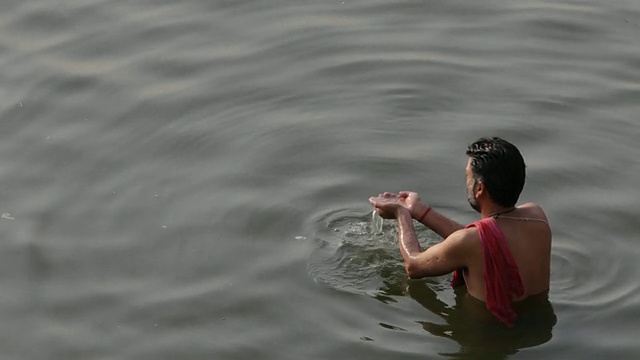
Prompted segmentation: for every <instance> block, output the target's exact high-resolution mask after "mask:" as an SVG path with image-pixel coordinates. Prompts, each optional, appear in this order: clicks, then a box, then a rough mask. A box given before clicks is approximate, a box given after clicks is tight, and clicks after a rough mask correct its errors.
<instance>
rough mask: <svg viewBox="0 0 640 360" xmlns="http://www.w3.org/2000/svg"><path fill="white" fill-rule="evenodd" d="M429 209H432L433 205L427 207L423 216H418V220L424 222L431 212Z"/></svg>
mask: <svg viewBox="0 0 640 360" xmlns="http://www.w3.org/2000/svg"><path fill="white" fill-rule="evenodd" d="M429 211H431V206H429V207H427V210H425V211H424V214H422V216H420V217H419V218H418V221H419V222H423V220H424V218H425V217H426V216H427V214H429Z"/></svg>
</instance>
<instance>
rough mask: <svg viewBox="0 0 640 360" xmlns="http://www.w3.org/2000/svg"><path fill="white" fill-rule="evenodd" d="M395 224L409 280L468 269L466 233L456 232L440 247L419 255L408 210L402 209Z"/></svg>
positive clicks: (433, 247)
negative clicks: (396, 224) (463, 268)
mask: <svg viewBox="0 0 640 360" xmlns="http://www.w3.org/2000/svg"><path fill="white" fill-rule="evenodd" d="M430 215H431V214H429V216H430ZM429 216H428V217H429ZM396 220H397V221H398V244H399V246H400V253H401V254H402V259H403V262H404V267H405V270H406V271H407V275H408V276H409V277H410V278H412V279H415V278H421V277H425V276H440V275H445V274H448V273H450V272H452V271H453V270H455V269H459V268H462V267H466V266H467V260H466V253H467V251H465V246H466V245H467V244H468V242H465V241H464V237H465V234H466V230H461V231H457V232H454V233H452V234H451V235H449V236H448V237H447V238H446V239H445V240H444V241H442V242H441V243H439V244H436V245H433V246H431V247H429V248H427V249H426V250H425V251H420V243H419V242H418V239H417V237H416V232H415V230H414V228H413V219H412V216H411V214H410V212H409V211H408V210H407V209H406V208H405V209H399V210H398V212H397V214H396Z"/></svg>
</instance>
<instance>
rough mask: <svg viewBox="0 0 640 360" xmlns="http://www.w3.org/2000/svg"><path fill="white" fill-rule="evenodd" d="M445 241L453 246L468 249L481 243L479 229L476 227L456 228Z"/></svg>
mask: <svg viewBox="0 0 640 360" xmlns="http://www.w3.org/2000/svg"><path fill="white" fill-rule="evenodd" d="M443 243H446V244H447V246H449V247H452V248H457V249H461V250H463V251H464V250H465V249H466V250H468V249H470V248H473V247H477V246H478V245H479V244H480V236H479V235H478V230H477V229H476V228H474V227H471V228H466V229H460V230H456V231H454V232H453V233H451V235H449V236H448V237H447V238H446V239H445V241H443Z"/></svg>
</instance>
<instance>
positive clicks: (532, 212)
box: [518, 202, 547, 221]
mask: <svg viewBox="0 0 640 360" xmlns="http://www.w3.org/2000/svg"><path fill="white" fill-rule="evenodd" d="M518 210H520V211H522V215H523V216H527V217H530V218H534V219H541V220H545V221H547V215H546V214H545V213H544V210H543V209H542V207H540V205H538V204H536V203H532V202H528V203H525V204H522V205H519V206H518Z"/></svg>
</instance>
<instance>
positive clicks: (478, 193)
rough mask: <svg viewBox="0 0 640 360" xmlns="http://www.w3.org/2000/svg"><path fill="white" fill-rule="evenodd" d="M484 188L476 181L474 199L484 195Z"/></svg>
mask: <svg viewBox="0 0 640 360" xmlns="http://www.w3.org/2000/svg"><path fill="white" fill-rule="evenodd" d="M486 189H487V188H486V187H485V186H484V183H483V182H482V181H478V182H477V185H476V189H475V195H476V198H479V197H481V196H483V195H484V194H485V193H486Z"/></svg>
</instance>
